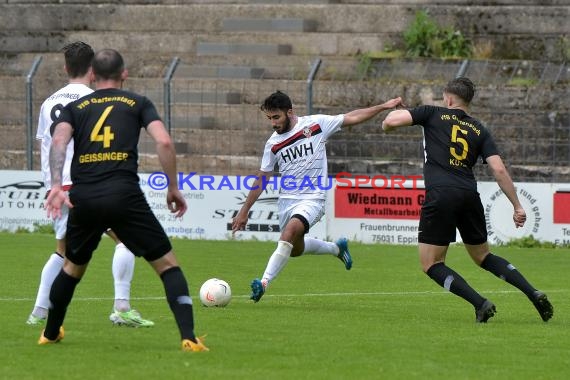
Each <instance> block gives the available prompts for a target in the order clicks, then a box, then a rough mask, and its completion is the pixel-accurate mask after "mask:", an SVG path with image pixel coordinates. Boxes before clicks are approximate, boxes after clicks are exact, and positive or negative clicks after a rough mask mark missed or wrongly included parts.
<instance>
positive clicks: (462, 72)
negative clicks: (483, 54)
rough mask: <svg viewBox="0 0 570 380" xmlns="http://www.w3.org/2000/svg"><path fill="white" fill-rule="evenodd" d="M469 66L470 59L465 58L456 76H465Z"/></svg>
mask: <svg viewBox="0 0 570 380" xmlns="http://www.w3.org/2000/svg"><path fill="white" fill-rule="evenodd" d="M468 66H469V60H468V59H465V60H463V62H461V66H460V67H459V70H458V71H457V74H455V78H460V77H462V76H465V73H466V72H467V67H468Z"/></svg>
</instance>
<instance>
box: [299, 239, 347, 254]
mask: <svg viewBox="0 0 570 380" xmlns="http://www.w3.org/2000/svg"><path fill="white" fill-rule="evenodd" d="M338 253H339V249H338V245H336V244H335V243H332V242H330V241H324V240H320V239H313V238H309V237H306V238H305V250H304V251H303V255H304V254H308V255H334V256H337V255H338Z"/></svg>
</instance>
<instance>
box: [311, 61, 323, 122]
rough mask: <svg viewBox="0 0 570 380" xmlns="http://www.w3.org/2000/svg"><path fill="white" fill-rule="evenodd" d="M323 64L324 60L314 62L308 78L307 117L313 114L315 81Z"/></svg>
mask: <svg viewBox="0 0 570 380" xmlns="http://www.w3.org/2000/svg"><path fill="white" fill-rule="evenodd" d="M321 62H322V60H321V59H320V58H317V59H315V60H314V61H313V63H312V64H311V71H310V72H309V76H308V77H307V115H310V114H312V113H313V81H314V79H315V76H316V75H317V71H319V67H320V66H321Z"/></svg>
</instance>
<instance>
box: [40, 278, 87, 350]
mask: <svg viewBox="0 0 570 380" xmlns="http://www.w3.org/2000/svg"><path fill="white" fill-rule="evenodd" d="M79 281H80V280H79V279H77V278H75V277H71V276H70V275H68V274H67V273H65V272H64V271H63V269H62V270H61V271H60V272H59V274H58V275H57V276H56V277H55V279H54V280H53V284H52V285H51V290H50V292H49V301H50V303H51V307H50V308H49V312H48V319H47V322H46V328H45V331H44V336H45V337H46V338H48V339H50V340H54V339H55V338H57V335H58V334H59V328H60V327H61V325H62V324H63V320H64V319H65V313H66V312H67V306H68V305H69V303H70V302H71V298H73V292H75V287H76V286H77V284H78V283H79Z"/></svg>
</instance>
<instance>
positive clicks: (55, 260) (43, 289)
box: [32, 253, 64, 318]
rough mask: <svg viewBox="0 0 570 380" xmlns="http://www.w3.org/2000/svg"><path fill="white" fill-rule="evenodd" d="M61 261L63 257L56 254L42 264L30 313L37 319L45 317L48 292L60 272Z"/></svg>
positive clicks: (47, 306)
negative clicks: (32, 308) (33, 304)
mask: <svg viewBox="0 0 570 380" xmlns="http://www.w3.org/2000/svg"><path fill="white" fill-rule="evenodd" d="M63 261H64V259H63V257H61V256H60V255H58V254H57V253H52V254H51V256H50V257H49V259H48V261H47V262H46V263H45V264H44V267H43V269H42V274H41V276H40V286H39V288H38V294H37V296H36V303H35V306H34V311H33V312H32V314H33V315H34V316H36V317H38V318H45V317H47V312H48V309H49V305H50V302H49V292H50V290H51V284H53V280H55V277H56V276H57V275H58V273H59V272H60V271H61V268H62V267H63Z"/></svg>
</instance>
